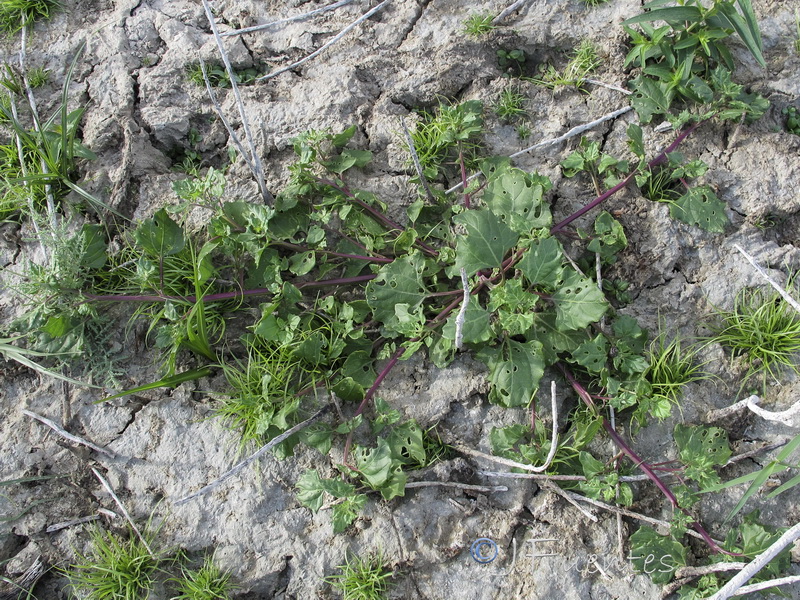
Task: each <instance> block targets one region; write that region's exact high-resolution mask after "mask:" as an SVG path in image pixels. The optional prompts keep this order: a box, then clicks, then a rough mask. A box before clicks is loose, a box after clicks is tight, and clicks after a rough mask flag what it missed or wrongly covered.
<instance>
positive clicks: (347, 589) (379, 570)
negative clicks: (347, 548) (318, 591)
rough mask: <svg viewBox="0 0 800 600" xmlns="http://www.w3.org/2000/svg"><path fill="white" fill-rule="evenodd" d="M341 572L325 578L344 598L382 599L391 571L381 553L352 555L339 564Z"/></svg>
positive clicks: (387, 586) (387, 587)
mask: <svg viewBox="0 0 800 600" xmlns="http://www.w3.org/2000/svg"><path fill="white" fill-rule="evenodd" d="M338 568H339V570H340V571H341V574H339V575H332V576H330V577H328V578H326V581H327V582H328V583H330V584H331V585H332V586H333V587H334V588H335V589H337V590H339V591H340V592H342V595H343V597H344V600H383V599H384V598H386V592H387V591H388V590H389V581H388V580H389V578H391V576H392V571H391V570H389V568H388V566H387V565H386V563H385V561H384V558H383V554H382V553H378V554H376V555H373V556H368V557H365V558H361V557H359V556H353V557H350V558H348V559H347V561H346V562H345V564H343V565H340V566H339V567H338Z"/></svg>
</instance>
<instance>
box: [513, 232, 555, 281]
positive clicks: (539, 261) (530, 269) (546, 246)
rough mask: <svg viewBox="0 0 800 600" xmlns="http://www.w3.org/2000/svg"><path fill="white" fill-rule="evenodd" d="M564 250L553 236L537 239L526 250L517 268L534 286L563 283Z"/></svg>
mask: <svg viewBox="0 0 800 600" xmlns="http://www.w3.org/2000/svg"><path fill="white" fill-rule="evenodd" d="M563 260H564V250H563V249H562V247H561V243H560V242H559V241H558V240H557V239H556V238H553V237H548V238H544V239H542V240H536V241H534V242H533V243H532V244H531V247H530V248H528V250H526V251H525V254H524V255H523V256H522V259H520V261H519V262H518V263H517V268H519V270H520V271H522V274H523V275H525V277H526V279H527V280H528V281H529V282H530V283H531V284H532V285H534V286H544V287H545V288H552V287H555V286H557V285H559V284H560V283H561V278H562V268H561V264H562V262H563Z"/></svg>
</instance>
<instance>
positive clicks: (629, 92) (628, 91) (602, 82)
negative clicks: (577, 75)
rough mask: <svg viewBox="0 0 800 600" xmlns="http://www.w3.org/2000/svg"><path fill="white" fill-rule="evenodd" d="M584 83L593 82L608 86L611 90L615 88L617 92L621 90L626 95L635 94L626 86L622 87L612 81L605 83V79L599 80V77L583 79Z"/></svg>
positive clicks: (593, 83)
mask: <svg viewBox="0 0 800 600" xmlns="http://www.w3.org/2000/svg"><path fill="white" fill-rule="evenodd" d="M581 81H582V82H584V83H591V84H592V85H597V86H600V87H604V88H608V89H609V90H614V91H615V92H619V93H620V94H625V95H626V96H630V95H631V94H633V92H632V91H630V90H626V89H625V88H621V87H619V86H618V85H614V84H612V83H605V82H604V81H598V80H597V79H586V78H584V79H581Z"/></svg>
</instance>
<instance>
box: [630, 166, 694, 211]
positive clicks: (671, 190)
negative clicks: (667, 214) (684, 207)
mask: <svg viewBox="0 0 800 600" xmlns="http://www.w3.org/2000/svg"><path fill="white" fill-rule="evenodd" d="M682 187H683V186H682V184H681V182H680V181H676V180H675V179H674V178H673V177H672V169H669V168H666V167H655V168H653V169H650V170H649V171H648V172H647V177H646V178H644V179H643V182H642V185H641V186H640V188H639V189H640V191H641V192H642V196H644V197H645V198H647V199H648V200H652V201H653V202H666V203H667V204H669V203H671V202H675V201H677V200H678V199H679V198H680V197H681V196H682V195H683V190H682V189H681V188H682Z"/></svg>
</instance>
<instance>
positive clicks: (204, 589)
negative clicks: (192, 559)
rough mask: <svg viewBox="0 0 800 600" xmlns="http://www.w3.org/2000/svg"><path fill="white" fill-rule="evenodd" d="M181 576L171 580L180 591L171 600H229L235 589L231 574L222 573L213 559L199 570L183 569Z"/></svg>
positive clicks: (207, 559)
mask: <svg viewBox="0 0 800 600" xmlns="http://www.w3.org/2000/svg"><path fill="white" fill-rule="evenodd" d="M181 575H182V576H181V577H180V578H178V579H172V580H171V581H172V582H173V583H175V586H176V587H177V591H178V595H177V596H173V597H172V598H171V600H228V599H229V598H230V597H231V592H233V590H234V589H235V586H234V585H233V583H231V576H230V573H224V572H223V571H221V570H220V568H219V567H218V566H217V565H215V564H214V561H213V560H212V559H211V557H206V559H205V561H204V562H203V565H202V566H201V567H200V568H199V569H196V570H193V569H187V568H182V569H181Z"/></svg>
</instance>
